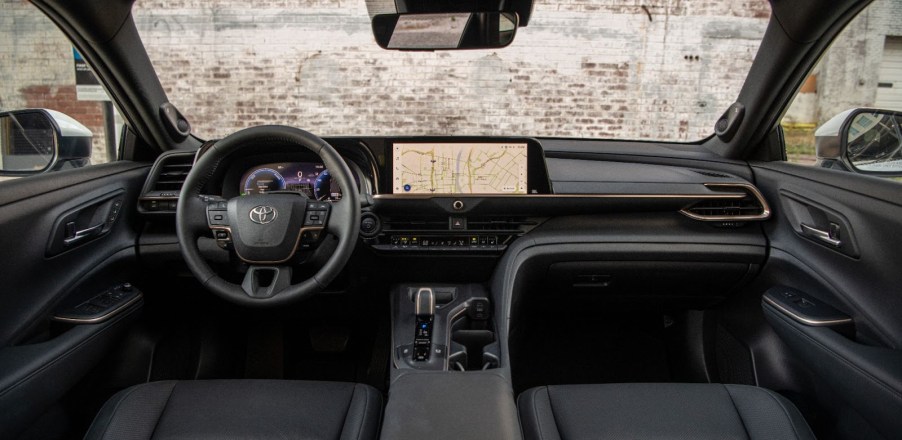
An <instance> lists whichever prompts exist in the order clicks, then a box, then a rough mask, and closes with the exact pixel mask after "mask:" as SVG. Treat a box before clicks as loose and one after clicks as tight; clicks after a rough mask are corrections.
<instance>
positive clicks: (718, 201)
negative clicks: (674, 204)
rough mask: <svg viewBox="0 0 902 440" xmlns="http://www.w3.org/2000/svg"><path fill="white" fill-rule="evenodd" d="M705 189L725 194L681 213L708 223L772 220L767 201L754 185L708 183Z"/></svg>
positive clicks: (708, 199)
mask: <svg viewBox="0 0 902 440" xmlns="http://www.w3.org/2000/svg"><path fill="white" fill-rule="evenodd" d="M705 187H707V188H708V189H710V190H712V191H714V192H722V193H724V195H723V197H717V196H716V195H715V196H713V197H710V198H707V199H705V200H702V201H699V202H696V203H694V204H692V205H690V206H688V207H686V208H683V209H682V210H681V211H680V212H681V213H683V214H684V215H686V216H687V217H689V218H691V219H693V220H699V221H706V222H746V221H761V220H767V219H768V218H770V207H769V206H768V205H767V201H765V200H764V197H763V196H762V195H761V192H759V191H758V189H757V188H755V187H754V186H752V185H748V184H737V183H706V184H705Z"/></svg>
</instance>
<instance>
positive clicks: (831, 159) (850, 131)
mask: <svg viewBox="0 0 902 440" xmlns="http://www.w3.org/2000/svg"><path fill="white" fill-rule="evenodd" d="M815 152H816V154H817V165H818V166H821V167H824V168H835V169H841V170H845V171H851V172H856V173H860V174H868V175H872V176H878V177H899V176H902V113H900V112H896V111H892V110H880V109H871V108H855V109H850V110H846V111H844V112H842V113H839V114H837V115H836V116H834V117H833V118H831V119H830V120H829V121H827V122H826V123H824V124H823V125H821V126H820V127H818V129H817V131H816V132H815Z"/></svg>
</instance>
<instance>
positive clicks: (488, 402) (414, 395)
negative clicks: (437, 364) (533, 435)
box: [381, 371, 522, 440]
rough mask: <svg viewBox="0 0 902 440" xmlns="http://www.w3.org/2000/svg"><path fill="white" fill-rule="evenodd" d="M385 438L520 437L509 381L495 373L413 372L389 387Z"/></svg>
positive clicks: (510, 439) (501, 439)
mask: <svg viewBox="0 0 902 440" xmlns="http://www.w3.org/2000/svg"><path fill="white" fill-rule="evenodd" d="M381 438H382V439H383V440H389V439H391V440H407V439H410V440H423V439H430V440H444V439H447V440H459V439H479V438H485V439H497V440H514V439H520V438H522V437H521V434H520V425H519V422H518V418H517V407H516V405H515V404H514V395H513V391H512V389H511V385H510V382H508V381H507V379H505V378H504V377H503V376H501V375H499V374H496V373H493V372H467V373H454V372H423V371H417V372H411V373H408V374H402V375H401V376H399V377H397V378H396V379H395V380H394V382H392V384H391V386H390V387H389V395H388V405H387V406H386V407H385V418H384V419H383V422H382V436H381Z"/></svg>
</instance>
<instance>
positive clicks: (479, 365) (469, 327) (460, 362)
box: [448, 316, 500, 371]
mask: <svg viewBox="0 0 902 440" xmlns="http://www.w3.org/2000/svg"><path fill="white" fill-rule="evenodd" d="M449 351H450V353H451V355H450V356H449V357H448V369H449V370H451V371H479V370H490V369H492V368H498V364H499V362H498V353H499V352H500V351H499V346H498V342H497V341H495V332H494V331H493V330H491V328H490V326H489V323H488V321H473V320H471V319H470V318H468V317H466V316H464V317H462V318H460V319H458V320H457V321H455V322H454V323H452V324H451V347H450V350H449Z"/></svg>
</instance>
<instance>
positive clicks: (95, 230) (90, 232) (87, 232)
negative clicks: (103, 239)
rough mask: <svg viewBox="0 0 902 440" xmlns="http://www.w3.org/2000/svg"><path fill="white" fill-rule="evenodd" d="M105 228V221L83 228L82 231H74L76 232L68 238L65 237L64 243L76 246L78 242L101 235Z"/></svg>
mask: <svg viewBox="0 0 902 440" xmlns="http://www.w3.org/2000/svg"><path fill="white" fill-rule="evenodd" d="M102 230H103V223H101V224H99V225H96V226H91V227H90V228H87V229H82V230H80V231H74V233H73V234H72V235H71V236H69V237H68V238H65V239H63V244H65V245H66V246H74V245H76V244H78V243H81V242H83V241H86V240H90V239H91V238H93V237H95V236H97V235H100V233H101V232H102Z"/></svg>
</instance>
